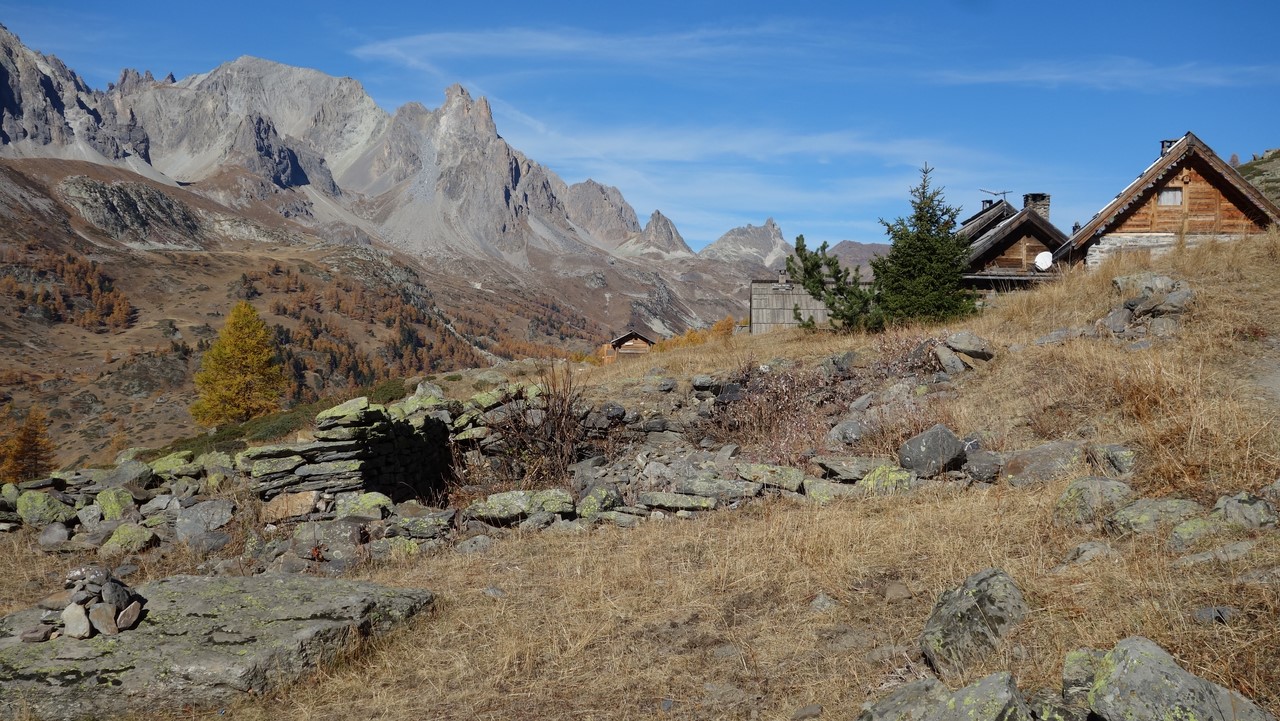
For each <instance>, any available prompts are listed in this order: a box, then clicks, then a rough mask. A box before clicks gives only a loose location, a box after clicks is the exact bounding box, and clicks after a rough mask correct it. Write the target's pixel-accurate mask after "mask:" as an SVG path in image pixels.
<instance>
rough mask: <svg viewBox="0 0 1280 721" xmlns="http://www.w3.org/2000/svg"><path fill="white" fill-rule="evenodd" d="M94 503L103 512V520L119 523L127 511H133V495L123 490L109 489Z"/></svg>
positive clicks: (100, 494) (95, 499)
mask: <svg viewBox="0 0 1280 721" xmlns="http://www.w3.org/2000/svg"><path fill="white" fill-rule="evenodd" d="M93 502H94V503H95V504H96V505H97V506H98V508H99V509H101V511H102V520H104V521H119V520H120V519H122V518H124V514H125V512H126V511H129V510H132V509H133V494H132V493H130V492H129V491H127V490H125V489H123V488H108V489H106V490H104V491H102V492H101V493H99V494H98V495H97V497H96V498H94V500H93Z"/></svg>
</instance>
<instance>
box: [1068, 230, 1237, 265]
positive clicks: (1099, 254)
mask: <svg viewBox="0 0 1280 721" xmlns="http://www.w3.org/2000/svg"><path fill="white" fill-rule="evenodd" d="M1239 237H1240V236H1238V235H1229V234H1221V233H1219V234H1207V235H1187V236H1184V238H1185V242H1186V244H1187V246H1188V247H1195V246H1196V245H1199V244H1200V243H1205V242H1209V241H1221V242H1230V241H1233V240H1237V239H1239ZM1177 246H1178V234H1177V233H1108V234H1106V235H1104V236H1102V238H1101V239H1099V240H1098V242H1097V243H1094V244H1093V245H1092V246H1091V247H1090V248H1089V252H1088V254H1087V255H1086V256H1085V261H1084V262H1085V266H1086V267H1088V268H1096V267H1098V266H1099V265H1102V262H1103V261H1104V260H1106V259H1107V257H1108V256H1110V255H1111V254H1112V253H1123V252H1128V251H1135V250H1141V251H1149V252H1150V253H1151V254H1152V255H1157V256H1158V255H1162V254H1164V253H1168V252H1169V251H1171V250H1173V249H1174V248H1176V247H1177Z"/></svg>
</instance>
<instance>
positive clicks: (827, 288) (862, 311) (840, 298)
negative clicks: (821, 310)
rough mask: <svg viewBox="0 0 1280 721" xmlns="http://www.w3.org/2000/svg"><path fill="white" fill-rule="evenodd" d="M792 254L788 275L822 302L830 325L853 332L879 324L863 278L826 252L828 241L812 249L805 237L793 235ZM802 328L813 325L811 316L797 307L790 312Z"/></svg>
mask: <svg viewBox="0 0 1280 721" xmlns="http://www.w3.org/2000/svg"><path fill="white" fill-rule="evenodd" d="M795 247H796V251H795V255H792V256H788V257H787V276H788V277H790V278H791V280H792V282H795V283H799V284H800V285H801V286H803V287H804V289H805V290H807V291H809V295H811V296H813V297H814V298H815V299H817V300H820V301H822V304H823V305H825V306H826V307H827V317H828V319H829V322H830V323H831V327H832V328H835V329H837V330H844V331H853V330H858V329H871V328H874V327H876V326H878V325H879V320H878V315H877V314H876V312H875V309H874V308H873V306H872V296H871V292H870V291H868V290H866V289H864V288H863V287H862V283H861V281H862V278H861V277H860V274H859V273H858V271H857V269H856V268H855V269H854V271H853V272H852V273H850V272H849V269H848V268H845V267H844V266H842V265H840V260H839V259H838V258H836V257H835V256H834V255H828V254H827V244H826V243H823V244H822V245H820V246H818V249H817V250H816V251H811V250H809V249H808V248H807V247H806V246H805V242H804V236H803V235H800V236H796V246H795ZM792 312H793V313H794V315H795V319H796V320H797V321H799V322H800V327H802V328H813V327H814V322H813V316H809V317H808V318H805V317H803V316H802V315H801V314H800V306H798V305H797V306H796V307H795V308H794V310H793V311H792Z"/></svg>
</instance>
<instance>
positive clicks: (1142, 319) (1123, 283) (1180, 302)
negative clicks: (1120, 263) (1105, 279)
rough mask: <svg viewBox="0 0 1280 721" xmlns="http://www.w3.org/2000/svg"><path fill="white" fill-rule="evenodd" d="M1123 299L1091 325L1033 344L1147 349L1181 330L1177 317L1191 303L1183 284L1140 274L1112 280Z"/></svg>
mask: <svg viewBox="0 0 1280 721" xmlns="http://www.w3.org/2000/svg"><path fill="white" fill-rule="evenodd" d="M1111 282H1112V286H1113V287H1114V288H1115V290H1116V292H1117V293H1118V294H1119V295H1121V296H1122V297H1123V298H1124V300H1123V301H1122V302H1120V303H1119V304H1117V305H1116V306H1115V307H1114V308H1112V309H1111V310H1110V311H1109V312H1108V313H1107V314H1106V315H1105V316H1103V317H1102V318H1099V319H1098V320H1096V321H1094V322H1093V324H1091V325H1088V326H1083V327H1078V328H1059V329H1058V330H1055V331H1053V332H1052V333H1049V334H1048V335H1045V336H1042V337H1040V338H1037V339H1036V340H1035V345H1056V344H1059V343H1065V342H1066V341H1068V340H1071V339H1073V338H1110V339H1112V340H1115V341H1117V342H1123V343H1127V344H1128V347H1129V348H1130V349H1132V350H1141V349H1143V348H1149V347H1150V346H1151V342H1152V340H1153V339H1166V338H1172V337H1174V336H1176V335H1177V333H1178V329H1179V328H1181V326H1182V322H1181V317H1182V315H1183V314H1184V313H1186V312H1187V311H1188V310H1190V308H1191V305H1192V303H1193V302H1194V301H1195V291H1194V290H1192V288H1191V287H1190V285H1188V284H1187V283H1186V281H1181V280H1177V281H1175V280H1174V279H1173V278H1170V277H1169V276H1167V275H1158V274H1156V273H1151V272H1144V273H1138V274H1135V275H1126V276H1120V277H1117V278H1113V279H1112V281H1111Z"/></svg>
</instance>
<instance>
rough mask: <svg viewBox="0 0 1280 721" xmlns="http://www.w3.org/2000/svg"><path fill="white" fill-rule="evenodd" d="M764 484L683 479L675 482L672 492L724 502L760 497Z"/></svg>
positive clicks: (724, 480) (712, 478)
mask: <svg viewBox="0 0 1280 721" xmlns="http://www.w3.org/2000/svg"><path fill="white" fill-rule="evenodd" d="M763 488H764V486H763V484H760V483H750V482H748V481H732V480H728V479H725V478H714V477H710V478H705V477H704V478H697V477H695V478H683V479H681V480H678V481H676V482H675V484H674V485H673V486H672V488H671V490H673V491H675V492H676V493H686V494H688V495H691V496H706V497H707V498H718V499H720V500H722V501H735V500H738V499H741V498H754V497H756V496H758V495H760V491H761V489H763Z"/></svg>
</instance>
